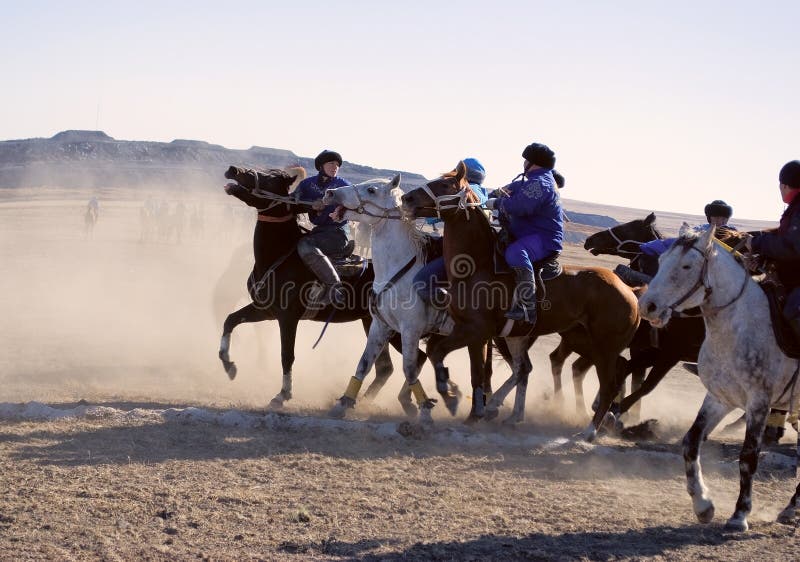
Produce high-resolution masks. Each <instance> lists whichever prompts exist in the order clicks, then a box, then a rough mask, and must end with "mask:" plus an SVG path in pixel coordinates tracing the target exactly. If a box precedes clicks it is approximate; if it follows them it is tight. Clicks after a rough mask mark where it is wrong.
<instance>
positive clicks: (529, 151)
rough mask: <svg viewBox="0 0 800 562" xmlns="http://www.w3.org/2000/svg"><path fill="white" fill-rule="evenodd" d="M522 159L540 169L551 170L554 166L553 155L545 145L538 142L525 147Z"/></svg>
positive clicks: (554, 157)
mask: <svg viewBox="0 0 800 562" xmlns="http://www.w3.org/2000/svg"><path fill="white" fill-rule="evenodd" d="M522 157H523V158H524V159H525V160H527V161H528V162H530V163H531V164H536V165H537V166H541V167H542V168H549V169H551V170H552V169H553V168H555V166H556V155H555V153H554V152H553V151H552V150H550V147H548V146H547V145H545V144H541V143H538V142H534V143H531V144H529V145H528V146H526V147H525V150H523V151H522Z"/></svg>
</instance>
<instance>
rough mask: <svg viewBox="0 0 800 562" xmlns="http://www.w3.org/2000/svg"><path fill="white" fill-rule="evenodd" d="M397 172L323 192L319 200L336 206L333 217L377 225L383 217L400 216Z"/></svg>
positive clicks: (398, 175)
mask: <svg viewBox="0 0 800 562" xmlns="http://www.w3.org/2000/svg"><path fill="white" fill-rule="evenodd" d="M400 195H401V192H400V174H397V175H396V176H395V177H394V178H392V179H391V180H385V179H374V180H369V181H365V182H363V183H359V184H356V185H346V186H344V187H338V188H336V189H328V190H327V191H325V197H323V199H322V202H323V203H324V204H325V205H332V204H335V205H337V207H336V210H334V213H335V216H336V220H353V221H358V222H364V223H367V224H376V223H378V222H380V221H381V220H383V219H385V218H400V210H399V206H400Z"/></svg>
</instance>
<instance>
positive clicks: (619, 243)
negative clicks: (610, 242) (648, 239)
mask: <svg viewBox="0 0 800 562" xmlns="http://www.w3.org/2000/svg"><path fill="white" fill-rule="evenodd" d="M614 228H616V227H611V228H607V229H605V231H601V232H608V234H609V235H611V238H613V239H614V242H616V243H617V247H616V248H614V250H615V251H616V252H617V253H618V254H620V255H622V254H628V255H631V256H640V255H642V253H643V252H640V251H637V252H632V251H630V250H623V249H622V247H623V246H624V245H625V244H636V246H637V247H638V246H639V245H640V244H644V243H645V242H641V241H639V240H620V238H619V236H617V233H616V232H614ZM656 239H658V237H656V238H654V240H656Z"/></svg>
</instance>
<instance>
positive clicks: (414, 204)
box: [402, 162, 639, 441]
mask: <svg viewBox="0 0 800 562" xmlns="http://www.w3.org/2000/svg"><path fill="white" fill-rule="evenodd" d="M470 194H471V192H470V190H469V188H468V183H467V181H466V167H465V166H464V163H463V162H459V163H458V166H457V167H456V169H455V170H453V171H452V172H449V173H447V174H444V175H443V176H442V177H440V178H438V179H436V180H433V181H431V182H429V183H428V184H426V185H425V186H424V187H421V188H419V189H415V190H414V191H411V192H410V193H408V194H406V195H404V196H403V198H402V201H403V207H404V209H405V210H406V212H409V213H413V214H414V216H417V217H431V216H440V217H441V218H442V219H443V220H444V258H445V262H446V264H447V269H448V277H449V279H450V283H451V294H452V295H453V299H452V301H451V304H450V313H451V314H452V316H453V319H454V320H455V326H454V328H453V331H452V333H451V334H450V335H449V336H446V337H444V338H443V339H441V340H439V341H437V342H435V344H434V345H432V346H429V347H428V350H427V351H428V354H429V356H430V357H431V359H432V360H433V358H436V360H437V361H438V360H443V359H444V357H445V356H446V355H447V354H448V353H449V352H450V351H453V350H455V349H459V348H461V347H465V346H466V347H468V348H469V350H470V361H471V365H472V367H471V372H472V386H473V400H475V398H474V396H475V394H478V395H480V388H481V384H482V380H481V374H482V367H483V362H482V360H483V357H484V356H485V352H486V348H485V343H486V341H487V340H488V339H489V338H491V337H492V336H497V335H504V336H505V335H506V333H505V330H504V329H507V320H506V318H504V313H505V311H506V310H507V309H508V307H509V306H510V305H511V302H512V296H513V294H514V280H513V278H512V276H511V275H510V274H499V275H498V274H496V273H495V269H494V251H495V250H494V247H495V236H494V232H493V230H492V227H491V225H490V224H489V220H488V219H487V217H486V215H485V214H484V212H483V211H482V210H481V209H480V208H478V205H477V204H476V203H474V202H471V201H470V197H471V195H470ZM545 287H546V299H547V300H546V301H545V302H543V303H539V313H538V320H537V322H536V325H535V326H534V327H531V326H530V325H529V324H525V323H517V324H521V325H519V326H514V327H513V328H511V330H512V331H511V332H510V335H512V336H514V335H522V336H526V340H527V345H528V346H530V345H532V344H533V342H534V341H535V340H536V338H538V337H539V336H541V335H544V334H551V333H556V332H558V333H562V334H563V333H572V332H575V333H581V332H584V331H585V334H586V335H587V336H588V340H589V341H590V343H591V346H590V349H591V359H592V362H593V363H594V364H595V366H596V368H597V374H598V377H599V379H600V393H599V396H600V398H599V404H598V408H597V410H596V412H595V415H594V417H593V418H592V421H591V424H590V425H589V426H588V427H587V428H586V430H585V431H584V438H585V439H586V440H588V441H591V440H593V439H594V438H595V436H596V435H597V430H598V428H599V427H600V425H601V423H602V421H603V419H604V417H605V415H606V413H607V412H608V409H609V407H610V406H611V401H612V399H613V397H614V394H615V393H616V391H617V386H618V381H617V371H618V369H617V358H618V356H619V354H620V353H621V352H622V350H623V349H625V347H627V345H628V342H629V341H630V339H631V338H632V337H633V334H634V332H635V331H636V328H637V327H638V325H639V319H638V308H637V301H636V297H635V295H634V294H633V292H632V291H631V289H630V288H629V287H627V286H626V285H625V284H624V283H622V281H620V279H619V278H618V277H617V276H616V275H615V274H614V273H613V272H612V271H610V270H609V269H606V268H601V267H574V266H566V267H564V271H563V273H562V274H561V275H559V276H558V277H556V278H554V279H552V280H549V281H547V282H546V285H545ZM516 330H521V331H520V332H517V331H516ZM514 339H516V338H510V339H508V340H507V341H508V342H509V343H511V340H514ZM515 359H517V357H515ZM515 363H516V361H515ZM527 376H528V373H527V372H524V371H523V372H521V373H519V372H518V370H517V369H515V371H514V374H513V375H512V376H511V378H509V380H508V381H506V382H505V383H504V384H503V385H502V387H501V388H500V389H499V390H498V391H497V392H496V393H495V394H494V395H493V396H492V398H491V400H490V401H489V405H488V406H487V415H491V413H492V411H493V410H495V409H496V408H498V407H499V405H500V404H502V402H503V400H504V399H505V397H506V396H507V395H508V393H509V392H510V391H511V388H513V387H514V386H516V385H519V386H518V388H517V394H516V399H515V404H514V412H515V414H517V416H518V417H517V420H516V421H519V420H521V419H522V413H523V412H524V400H525V388H526V387H527ZM473 409H474V406H473Z"/></svg>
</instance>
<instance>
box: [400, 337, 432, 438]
mask: <svg viewBox="0 0 800 562" xmlns="http://www.w3.org/2000/svg"><path fill="white" fill-rule="evenodd" d="M401 336H402V340H403V373H404V374H405V376H406V383H407V384H408V389H409V390H410V391H411V394H412V395H413V396H414V398H415V399H416V401H417V406H418V407H419V418H420V422H421V423H423V424H425V425H432V424H433V417H432V416H431V410H432V409H433V407H434V405H436V401H435V400H432V399H431V398H429V397H428V395H427V394H426V392H425V389H424V388H423V387H422V383H421V382H420V380H419V371H420V370H419V362H418V352H419V340H420V338H422V333H421V332H419V331H417V330H410V329H408V328H405V329H404V330H403V332H402V334H401Z"/></svg>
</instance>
